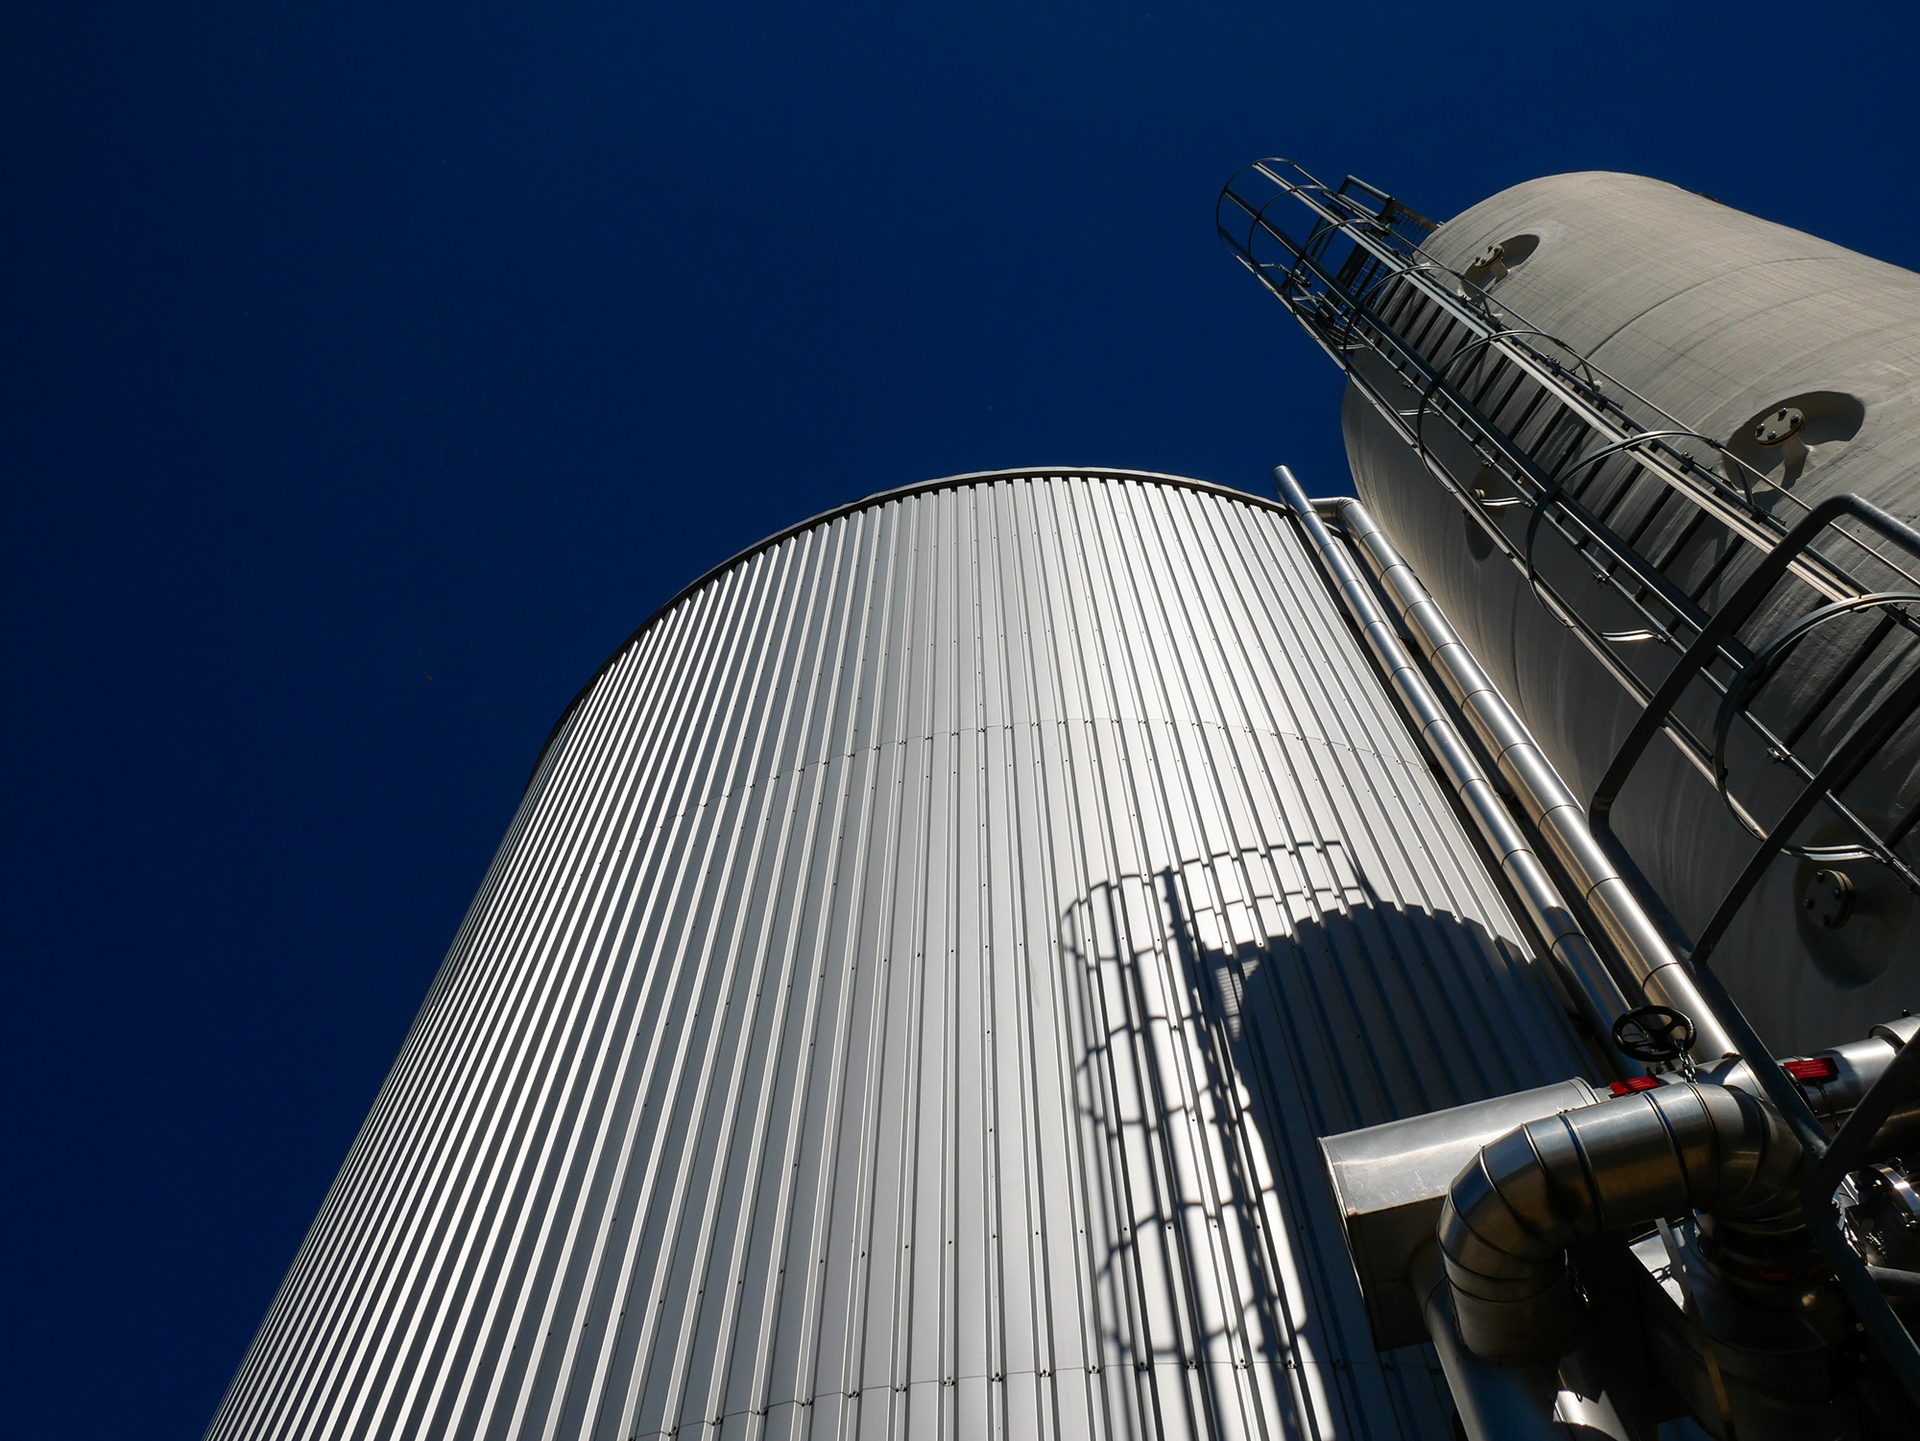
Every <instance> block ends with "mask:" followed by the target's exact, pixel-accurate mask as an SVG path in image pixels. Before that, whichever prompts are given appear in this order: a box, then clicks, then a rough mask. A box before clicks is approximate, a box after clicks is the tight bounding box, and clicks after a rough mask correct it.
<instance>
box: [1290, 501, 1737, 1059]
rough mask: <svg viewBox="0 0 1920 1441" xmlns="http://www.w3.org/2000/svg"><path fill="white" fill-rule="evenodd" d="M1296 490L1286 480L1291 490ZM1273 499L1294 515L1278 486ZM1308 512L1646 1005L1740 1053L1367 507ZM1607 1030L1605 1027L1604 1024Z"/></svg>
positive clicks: (1330, 504) (1719, 1047)
mask: <svg viewBox="0 0 1920 1441" xmlns="http://www.w3.org/2000/svg"><path fill="white" fill-rule="evenodd" d="M1288 479H1289V480H1291V477H1289V478H1288ZM1298 489H1299V486H1298V484H1297V483H1294V484H1293V486H1292V490H1293V491H1294V492H1297V491H1298ZM1281 494H1282V496H1283V498H1285V499H1287V500H1288V501H1289V503H1293V504H1295V505H1296V508H1297V502H1294V501H1293V496H1292V495H1291V494H1289V492H1288V484H1287V483H1286V482H1284V481H1283V482H1282V484H1281ZM1316 510H1317V511H1319V512H1320V513H1321V514H1323V515H1326V514H1331V516H1332V517H1333V518H1335V519H1337V520H1338V521H1339V522H1340V524H1341V526H1342V527H1343V528H1344V529H1345V531H1346V534H1347V536H1348V538H1349V539H1350V540H1351V541H1352V543H1353V545H1354V548H1355V549H1357V550H1358V551H1360V553H1361V554H1362V555H1363V556H1365V557H1366V561H1367V565H1368V566H1369V568H1370V569H1371V570H1372V571H1373V573H1374V575H1375V576H1376V577H1377V578H1378V579H1379V582H1380V585H1381V588H1382V589H1383V590H1385V591H1386V593H1387V594H1388V595H1389V596H1390V597H1392V600H1393V603H1394V606H1395V607H1396V608H1397V609H1398V610H1399V612H1400V620H1401V622H1402V623H1403V624H1404V625H1405V626H1406V628H1407V632H1408V634H1409V635H1411V636H1412V637H1413V639H1414V642H1415V644H1416V645H1417V646H1418V647H1419V649H1420V651H1421V653H1422V654H1423V655H1424V656H1425V657H1426V658H1427V660H1428V661H1429V662H1430V663H1431V664H1432V666H1433V668H1434V670H1435V671H1436V672H1437V673H1438V674H1439V676H1440V678H1441V682H1442V683H1443V684H1444V685H1445V686H1446V688H1447V690H1448V693H1449V694H1451V695H1452V697H1453V699H1454V701H1455V703H1456V704H1457V705H1458V706H1459V708H1460V710H1461V713H1462V714H1464V715H1465V716H1466V718H1467V723H1468V724H1469V725H1471V726H1472V727H1473V729H1474V732H1475V733H1476V734H1477V735H1478V736H1479V737H1480V740H1481V742H1482V743H1483V744H1484V745H1485V746H1486V748H1487V751H1488V753H1489V754H1490V755H1492V756H1493V757H1494V764H1495V767H1496V769H1498V770H1499V772H1500V774H1501V775H1502V776H1504V777H1505V778H1506V779H1507V782H1508V783H1509V785H1510V786H1511V787H1512V789H1513V792H1514V794H1515V795H1516V796H1517V797H1518V798H1519V800H1520V804H1521V805H1522V806H1524V807H1525V808H1526V812H1527V815H1528V817H1529V818H1530V819H1531V820H1532V821H1533V823H1534V824H1535V826H1537V827H1538V828H1539V831H1540V834H1541V835H1542V836H1543V837H1545V839H1546V842H1547V845H1548V846H1549V847H1550V848H1551V850H1552V851H1553V853H1554V855H1555V856H1556V857H1557V858H1558V859H1559V861H1560V863H1561V864H1562V866H1564V867H1565V869H1566V871H1567V873H1568V874H1569V876H1571V878H1572V879H1573V881H1574V883H1575V884H1576V885H1578V886H1579V888H1580V891H1581V893H1582V894H1583V895H1584V896H1585V898H1586V901H1587V905H1588V906H1589V907H1590V908H1591V909H1592V911H1593V915H1594V918H1595V919H1596V920H1597V921H1598V922H1599V923H1600V926H1601V928H1602V929H1603V930H1604V931H1605V932H1606V934H1607V938H1608V939H1609V940H1610V941H1611V942H1612V943H1613V946H1614V949H1615V951H1616V953H1617V954H1618V955H1619V956H1620V957H1621V958H1622V959H1623V960H1624V961H1625V963H1626V965H1627V967H1628V969H1629V970H1630V971H1631V972H1632V974H1633V979H1634V981H1635V982H1636V983H1637V984H1638V986H1639V988H1640V992H1641V995H1642V997H1643V998H1644V1000H1645V1001H1646V1003H1648V1004H1650V1005H1656V1006H1671V1007H1673V1008H1674V1009H1675V1010H1679V1011H1683V1012H1685V1013H1686V1015H1687V1017H1688V1018H1689V1019H1690V1020H1691V1021H1692V1022H1693V1025H1694V1036H1695V1039H1694V1051H1695V1054H1696V1055H1697V1056H1698V1057H1699V1058H1700V1059H1702V1060H1705V1061H1713V1060H1717V1059H1719V1058H1720V1057H1722V1056H1729V1055H1734V1054H1737V1052H1738V1050H1739V1048H1738V1047H1737V1046H1735V1045H1734V1043H1733V1037H1732V1036H1731V1035H1729V1034H1728V1032H1727V1030H1726V1028H1725V1027H1724V1026H1723V1025H1722V1024H1721V1023H1720V1019H1719V1017H1718V1015H1717V1014H1716V1013H1715V1012H1714V1009H1713V1007H1712V1006H1711V1005H1710V1004H1708V1002H1707V998H1706V997H1705V995H1703V994H1702V993H1701V991H1700V988H1699V986H1698V984H1697V983H1696V981H1695V980H1694V977H1693V973H1692V972H1691V971H1689V970H1688V969H1687V966H1686V963H1685V962H1684V961H1683V960H1682V959H1681V958H1680V957H1679V956H1678V955H1676V954H1675V953H1674V951H1673V949H1672V947H1671V946H1669V945H1668V944H1667V940H1666V937H1665V935H1664V934H1663V933H1662V932H1661V930H1660V927H1659V926H1658V925H1657V924H1656V923H1655V921H1654V920H1653V918H1652V917H1651V916H1649V915H1648V914H1647V911H1646V907H1645V906H1644V905H1642V904H1641V902H1640V898H1639V896H1638V895H1637V894H1635V892H1634V889H1633V887H1632V885H1631V884H1630V883H1629V882H1628V881H1627V879H1626V878H1625V877H1624V876H1622V875H1621V874H1620V869H1619V867H1618V866H1616V865H1614V864H1613V862H1612V861H1611V860H1610V859H1608V857H1607V853H1606V852H1605V851H1604V850H1603V849H1601V847H1600V844H1599V842H1598V841H1597V840H1596V839H1595V838H1594V835H1593V831H1592V828H1591V827H1590V826H1589V825H1588V824H1587V813H1586V809H1585V808H1584V807H1583V806H1582V805H1581V804H1580V802H1579V800H1578V799H1577V798H1576V797H1575V796H1574V794H1573V792H1572V790H1570V789H1569V788H1568V786H1567V783H1566V782H1565V781H1564V780H1562V779H1561V778H1560V773H1559V772H1558V771H1557V770H1555V769H1554V766H1553V763H1552V762H1551V761H1549V760H1548V759H1547V757H1546V756H1545V755H1544V754H1543V753H1542V752H1541V750H1540V748H1539V747H1538V746H1537V745H1535V744H1534V740H1533V736H1532V734H1531V733H1530V732H1529V731H1528V730H1527V727H1526V723H1525V722H1523V721H1522V720H1521V719H1520V717H1519V716H1518V715H1516V714H1515V713H1514V710H1513V707H1512V706H1511V705H1509V704H1508V703H1507V700H1506V697H1504V696H1503V695H1501V694H1500V691H1499V689H1498V688H1497V687H1496V686H1495V685H1494V683H1493V682H1492V681H1491V680H1490V679H1489V678H1488V676H1487V673H1486V672H1485V671H1484V670H1482V669H1481V668H1480V663H1479V662H1478V661H1477V660H1475V659H1474V658H1473V654H1472V652H1471V651H1469V650H1468V649H1467V646H1466V643H1465V642H1464V641H1462V640H1461V639H1460V636H1459V634H1458V633H1457V632H1456V631H1455V630H1454V628H1453V626H1452V625H1451V624H1450V623H1449V622H1448V620H1447V618H1446V615H1445V614H1444V613H1443V612H1442V611H1441V609H1440V607H1439V606H1438V605H1437V604H1436V603H1435V602H1434V599H1433V596H1432V595H1431V594H1430V593H1429V592H1428V590H1427V588H1426V586H1424V585H1423V584H1421V582H1420V577H1419V576H1417V575H1416V574H1414V572H1413V569H1412V567H1410V566H1409V565H1408V564H1407V562H1406V560H1405V559H1404V558H1403V557H1402V556H1401V555H1400V553H1399V551H1398V550H1396V549H1395V548H1394V545H1393V542H1392V541H1390V540H1389V539H1388V538H1387V536H1386V533H1385V532H1384V531H1382V530H1381V529H1380V527H1379V525H1378V524H1376V523H1375V521H1374V519H1373V517H1372V516H1371V515H1369V514H1368V513H1367V509H1366V507H1365V506H1363V505H1362V504H1360V502H1359V501H1357V500H1344V499H1341V500H1329V501H1323V502H1320V503H1318V505H1317V506H1316ZM1611 1024H1612V1022H1611V1021H1609V1022H1608V1026H1609V1027H1610V1026H1611ZM1602 1034H1605V1031H1604V1030H1603V1031H1602Z"/></svg>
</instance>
